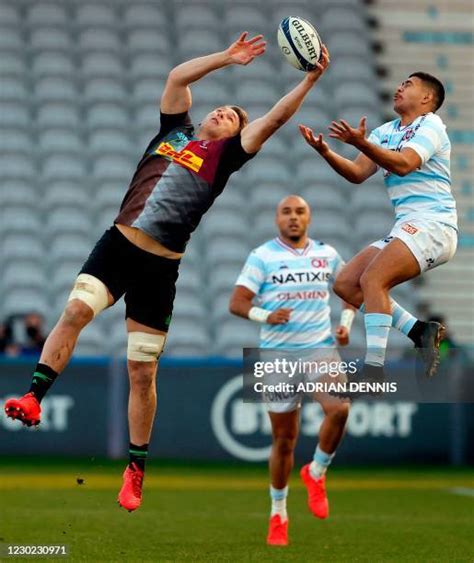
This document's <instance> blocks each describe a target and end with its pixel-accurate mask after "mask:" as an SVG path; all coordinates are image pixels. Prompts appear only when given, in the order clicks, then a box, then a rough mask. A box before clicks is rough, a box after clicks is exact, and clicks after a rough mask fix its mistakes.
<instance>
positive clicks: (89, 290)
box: [68, 274, 109, 317]
mask: <svg viewBox="0 0 474 563" xmlns="http://www.w3.org/2000/svg"><path fill="white" fill-rule="evenodd" d="M72 299H80V300H81V301H82V302H83V303H85V304H86V305H89V307H90V308H91V309H92V310H93V311H94V317H95V316H96V315H98V314H99V313H100V312H101V311H103V310H104V309H106V308H107V307H108V305H109V298H108V295H107V288H106V287H105V285H104V284H103V283H102V282H101V281H100V280H99V279H97V278H95V277H94V276H90V275H89V274H79V275H78V276H77V279H76V282H75V283H74V287H73V288H72V291H71V293H70V294H69V299H68V301H71V300H72Z"/></svg>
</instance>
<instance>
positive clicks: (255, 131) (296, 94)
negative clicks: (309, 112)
mask: <svg viewBox="0 0 474 563" xmlns="http://www.w3.org/2000/svg"><path fill="white" fill-rule="evenodd" d="M328 65H329V53H328V50H327V49H326V47H325V46H323V57H322V60H321V62H320V63H316V69H315V70H311V71H309V72H307V73H306V76H305V77H304V78H303V80H302V81H301V82H300V83H299V84H298V85H297V86H296V87H295V88H293V90H291V92H288V94H286V96H284V97H283V98H281V100H279V101H278V102H277V103H276V104H275V105H274V106H273V107H272V109H271V110H270V111H269V112H268V113H266V114H265V115H264V116H263V117H260V118H258V119H255V121H252V122H251V123H249V124H248V125H247V127H245V128H244V129H243V130H242V133H241V139H242V147H243V149H244V151H245V152H247V153H255V152H257V151H258V150H259V149H260V147H261V146H262V145H263V143H264V142H265V141H266V140H267V139H268V138H269V137H271V136H272V135H273V133H275V131H277V129H279V128H280V127H281V126H282V125H284V124H285V123H286V122H287V121H288V120H289V119H290V118H291V117H292V116H293V115H294V114H295V113H296V112H297V111H298V109H299V107H300V106H301V104H302V103H303V100H304V98H305V96H306V94H307V93H308V92H309V91H310V90H311V88H312V87H313V86H314V85H315V83H316V82H317V80H319V78H320V77H321V75H322V74H323V73H324V72H325V70H326V69H327V67H328Z"/></svg>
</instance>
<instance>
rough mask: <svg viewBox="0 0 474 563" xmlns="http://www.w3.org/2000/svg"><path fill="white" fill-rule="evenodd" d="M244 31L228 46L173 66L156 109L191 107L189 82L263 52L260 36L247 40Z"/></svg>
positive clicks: (173, 110) (176, 110) (180, 110)
mask: <svg viewBox="0 0 474 563" xmlns="http://www.w3.org/2000/svg"><path fill="white" fill-rule="evenodd" d="M247 35H248V33H247V32H245V33H242V35H241V36H240V37H239V38H238V39H237V41H235V43H232V45H230V47H229V48H228V49H226V50H225V51H221V52H220V53H213V54H212V55H206V56H204V57H198V58H196V59H192V60H190V61H186V62H185V63H182V64H180V65H178V66H177V67H175V68H174V69H173V70H172V71H171V72H170V73H169V75H168V80H167V81H166V85H165V89H164V91H163V95H162V97H161V103H160V108H161V111H162V112H163V113H171V114H172V113H183V112H185V111H188V110H189V108H190V107H191V103H192V98H191V90H190V88H189V85H190V84H192V83H193V82H196V81H197V80H199V79H200V78H202V77H203V76H206V74H209V73H210V72H212V71H213V70H218V69H219V68H224V67H226V66H229V65H232V64H239V65H248V64H249V63H251V62H252V61H253V60H254V59H255V57H258V56H260V55H262V54H263V53H264V52H265V45H266V43H265V41H262V38H263V35H256V36H255V37H253V38H252V39H249V40H248V41H247Z"/></svg>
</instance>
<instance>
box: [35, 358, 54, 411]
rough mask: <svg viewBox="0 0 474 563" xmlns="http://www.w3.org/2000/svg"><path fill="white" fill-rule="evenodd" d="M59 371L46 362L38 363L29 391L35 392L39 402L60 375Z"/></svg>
mask: <svg viewBox="0 0 474 563" xmlns="http://www.w3.org/2000/svg"><path fill="white" fill-rule="evenodd" d="M58 375H59V374H58V373H57V372H55V371H54V369H52V368H50V367H49V366H47V365H46V364H37V365H36V368H35V371H34V373H33V379H32V380H31V386H30V389H29V391H28V393H34V395H35V397H36V398H37V399H38V402H40V403H41V400H42V399H43V397H44V396H45V395H46V393H47V391H48V389H49V388H50V387H51V385H52V384H53V383H54V381H55V380H56V377H58Z"/></svg>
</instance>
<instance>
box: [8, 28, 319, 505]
mask: <svg viewBox="0 0 474 563" xmlns="http://www.w3.org/2000/svg"><path fill="white" fill-rule="evenodd" d="M262 39H263V36H262V35H257V36H256V37H253V38H252V39H250V40H247V33H243V34H242V35H241V36H240V37H239V39H238V40H237V41H236V42H235V43H233V44H232V45H230V47H228V48H227V49H226V50H225V51H222V52H219V53H214V54H211V55H208V56H204V57H200V58H197V59H193V60H191V61H188V62H185V63H183V64H181V65H179V66H177V67H176V68H174V69H173V70H172V71H171V72H170V74H169V76H168V80H167V82H166V85H165V89H164V92H163V95H162V98H161V106H160V109H161V126H160V130H159V133H158V134H157V135H156V137H155V138H154V139H153V140H152V141H151V142H150V144H149V146H148V148H147V149H146V151H145V154H144V155H143V157H142V159H141V160H140V162H139V164H138V167H137V170H136V172H135V174H134V176H133V178H132V181H131V183H130V186H129V189H128V191H127V193H126V195H125V198H124V200H123V203H122V205H121V208H120V212H119V214H118V216H117V217H116V219H115V221H114V225H113V226H112V227H111V228H110V229H108V230H107V231H106V232H105V233H104V235H103V236H102V238H101V239H100V240H99V241H98V243H97V244H96V246H95V248H94V249H93V251H92V253H91V254H90V256H89V258H88V259H87V260H86V262H85V264H84V265H83V267H82V270H81V272H80V274H79V276H78V278H77V279H76V282H75V284H74V287H73V289H72V292H71V295H70V297H69V301H68V303H67V305H66V307H65V309H64V312H63V314H62V316H61V318H60V319H59V321H58V323H57V324H56V326H55V327H54V329H53V330H52V332H51V334H50V335H49V337H48V339H47V340H46V343H45V345H44V348H43V351H42V354H41V357H40V360H39V363H38V365H37V366H36V369H35V372H34V374H33V380H32V384H31V387H30V389H29V392H28V393H27V394H26V395H24V396H23V397H21V398H20V399H10V400H9V401H7V402H6V404H5V411H6V414H7V416H9V417H11V418H14V419H18V420H20V421H21V422H23V423H25V424H27V425H28V426H31V425H37V424H39V422H40V414H41V408H40V402H41V400H42V398H43V397H44V395H45V393H46V392H47V391H48V389H49V388H50V386H51V385H52V383H53V382H54V380H55V379H56V377H57V376H58V375H59V373H61V372H62V371H63V370H64V368H65V367H66V365H67V363H68V361H69V359H70V357H71V355H72V353H73V350H74V346H75V344H76V340H77V338H78V336H79V334H80V332H81V330H82V329H83V328H84V327H85V326H86V325H87V324H88V323H89V322H90V321H91V320H92V319H93V318H94V317H95V316H96V315H97V314H98V313H100V312H101V311H102V310H104V309H105V308H107V307H110V306H111V305H113V304H114V303H115V302H116V301H117V300H118V299H120V298H121V297H122V296H123V295H124V296H125V303H126V324H127V331H128V350H127V360H128V371H129V379H130V397H129V406H128V417H129V428H130V462H129V464H128V466H127V468H126V469H125V472H124V483H123V486H122V489H121V491H120V493H119V497H118V501H119V503H120V505H121V506H123V507H124V508H126V509H127V510H129V511H132V510H135V509H136V508H138V507H139V506H140V503H141V498H142V481H143V475H144V468H145V460H146V457H147V450H148V443H149V441H150V435H151V429H152V425H153V420H154V417H155V410H156V386H155V380H156V372H157V365H158V359H159V357H160V355H161V353H162V350H163V346H164V343H165V340H166V334H167V332H168V328H169V324H170V320H171V314H172V310H173V300H174V296H175V284H176V280H177V278H178V268H179V263H180V258H181V256H182V255H183V253H184V250H185V247H186V243H187V242H188V240H189V238H190V235H191V233H192V232H193V231H194V229H195V228H196V227H197V226H198V224H199V222H200V220H201V218H202V216H203V215H204V213H205V212H206V211H207V210H208V209H209V208H210V206H211V205H212V203H213V202H214V200H215V198H216V197H217V196H218V195H219V194H220V193H221V192H222V190H223V189H224V186H225V184H226V182H227V180H228V179H229V176H230V175H231V174H232V173H233V172H235V171H237V170H239V169H240V168H241V167H242V166H243V165H244V164H245V163H246V162H247V161H248V160H250V159H251V158H252V157H253V156H255V154H256V153H257V152H258V151H259V149H260V148H261V146H262V144H263V143H264V142H265V141H266V140H267V139H268V138H269V137H270V136H271V135H273V133H275V131H277V130H278V129H279V128H280V127H281V126H282V125H283V124H284V123H286V122H287V121H288V120H289V119H290V118H291V116H292V115H293V114H294V113H295V112H296V111H297V110H298V108H299V107H300V105H301V103H302V102H303V99H304V97H305V96H306V94H307V93H308V92H309V91H310V90H311V88H312V87H313V86H314V84H315V82H316V81H317V80H318V79H319V78H320V76H321V75H322V74H323V72H324V71H325V70H326V68H327V66H328V64H329V55H328V52H327V50H326V49H325V48H324V49H323V54H322V57H321V61H320V63H318V64H317V68H315V70H312V71H310V72H307V73H306V74H305V76H304V78H303V80H301V82H300V83H299V84H298V85H297V86H296V87H295V88H294V89H293V90H291V91H290V92H289V93H288V94H286V95H285V96H284V97H283V98H282V99H281V100H280V101H278V102H277V103H276V104H275V105H274V106H273V108H272V109H271V110H270V111H269V112H268V113H267V114H265V115H264V116H263V117H260V118H259V119H256V120H255V121H253V122H251V123H248V120H247V114H246V113H245V111H244V110H242V109H241V108H239V107H237V106H230V105H224V106H222V107H219V108H216V109H214V110H213V111H211V113H209V114H208V115H207V116H206V117H205V118H204V119H203V121H202V123H201V124H200V128H199V130H198V131H197V133H195V131H194V127H193V125H192V122H191V119H190V116H189V114H188V110H189V109H190V107H191V91H190V89H189V85H190V84H192V83H193V82H196V81H197V80H199V79H201V78H203V77H204V76H206V75H207V74H209V73H210V72H212V71H214V70H218V69H221V68H224V67H227V66H230V65H233V64H240V65H247V64H249V63H250V62H252V61H253V60H254V59H255V57H258V56H260V55H262V54H263V53H264V52H265V42H264V41H263V40H262Z"/></svg>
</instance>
